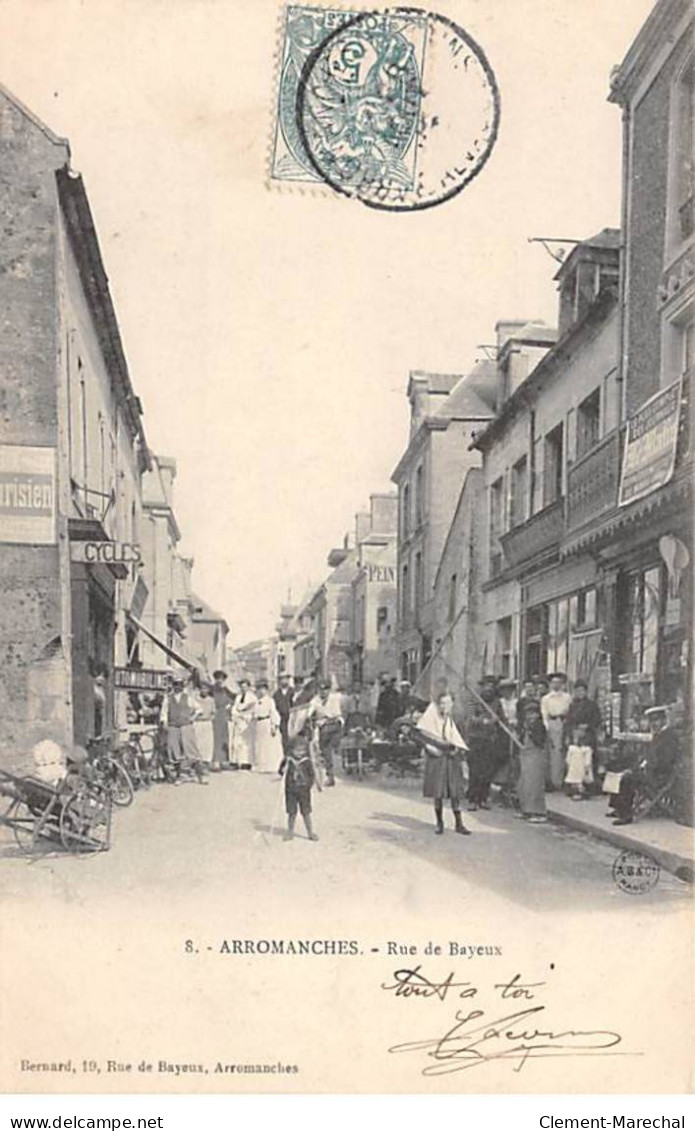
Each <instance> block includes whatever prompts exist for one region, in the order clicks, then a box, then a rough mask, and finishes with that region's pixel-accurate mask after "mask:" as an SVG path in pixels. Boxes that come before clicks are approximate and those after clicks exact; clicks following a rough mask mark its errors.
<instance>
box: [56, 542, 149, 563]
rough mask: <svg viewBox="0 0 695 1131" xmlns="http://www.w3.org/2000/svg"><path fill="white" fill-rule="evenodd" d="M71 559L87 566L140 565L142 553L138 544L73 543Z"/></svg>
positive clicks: (71, 544)
mask: <svg viewBox="0 0 695 1131" xmlns="http://www.w3.org/2000/svg"><path fill="white" fill-rule="evenodd" d="M70 559H71V561H73V562H84V563H85V564H86V565H108V566H111V565H124V566H128V565H138V564H139V563H140V562H141V561H142V552H141V550H140V546H139V545H138V544H137V542H71V543H70Z"/></svg>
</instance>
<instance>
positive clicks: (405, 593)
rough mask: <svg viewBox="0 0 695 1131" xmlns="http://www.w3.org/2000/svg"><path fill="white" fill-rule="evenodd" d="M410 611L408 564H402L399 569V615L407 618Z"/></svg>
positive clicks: (404, 618)
mask: <svg viewBox="0 0 695 1131" xmlns="http://www.w3.org/2000/svg"><path fill="white" fill-rule="evenodd" d="M409 612H410V578H409V571H408V566H407V565H404V566H403V569H402V571H401V617H402V618H403V620H406V619H407V616H408V613H409Z"/></svg>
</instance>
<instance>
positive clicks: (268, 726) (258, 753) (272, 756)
mask: <svg viewBox="0 0 695 1131" xmlns="http://www.w3.org/2000/svg"><path fill="white" fill-rule="evenodd" d="M256 694H257V700H256V706H255V709H254V712H253V717H254V754H255V767H256V771H257V773H259V774H277V772H278V769H279V766H280V763H281V762H282V736H281V734H280V715H279V714H278V709H277V707H276V706H275V702H274V700H273V698H272V696H271V694H270V690H269V688H268V684H267V683H265V682H264V681H261V682H259V683H257V684H256Z"/></svg>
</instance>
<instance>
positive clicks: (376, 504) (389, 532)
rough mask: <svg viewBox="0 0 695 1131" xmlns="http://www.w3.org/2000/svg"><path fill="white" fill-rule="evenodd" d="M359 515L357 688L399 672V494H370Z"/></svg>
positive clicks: (355, 582) (355, 640)
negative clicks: (366, 509)
mask: <svg viewBox="0 0 695 1131" xmlns="http://www.w3.org/2000/svg"><path fill="white" fill-rule="evenodd" d="M369 502H370V508H369V511H365V512H364V513H362V514H358V515H357V516H356V532H355V542H356V546H357V572H356V574H355V576H354V577H353V580H352V594H351V602H352V629H351V637H350V643H351V656H352V680H351V687H352V688H353V689H354V688H355V687H356V686H359V685H360V684H362V683H372V682H373V681H374V680H375V679H377V678H378V677H379V676H380V675H384V674H387V675H390V676H391V675H394V676H395V675H396V673H397V671H398V648H397V642H396V625H397V606H398V594H397V574H396V538H397V529H398V496H397V495H396V493H395V492H391V493H389V494H375V495H372V496H371V497H370V500H369Z"/></svg>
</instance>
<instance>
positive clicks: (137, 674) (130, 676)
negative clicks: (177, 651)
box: [114, 668, 169, 691]
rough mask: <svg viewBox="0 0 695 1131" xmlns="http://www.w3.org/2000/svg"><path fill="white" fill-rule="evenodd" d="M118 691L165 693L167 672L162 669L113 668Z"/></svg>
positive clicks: (167, 683)
mask: <svg viewBox="0 0 695 1131" xmlns="http://www.w3.org/2000/svg"><path fill="white" fill-rule="evenodd" d="M114 683H115V686H116V689H117V690H118V691H166V690H167V688H168V686H169V672H168V671H166V670H164V669H162V668H114Z"/></svg>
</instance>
